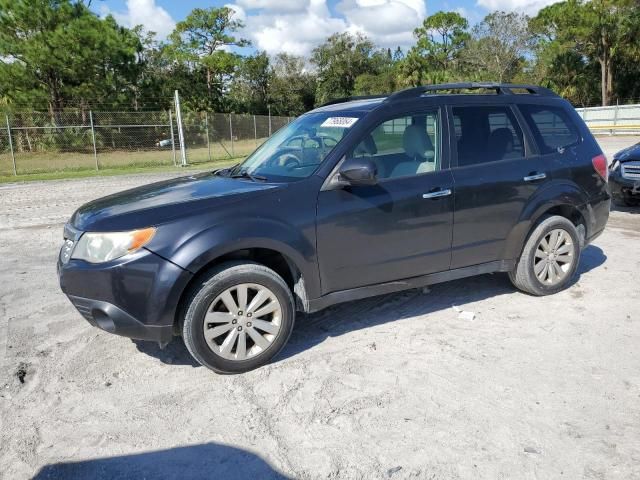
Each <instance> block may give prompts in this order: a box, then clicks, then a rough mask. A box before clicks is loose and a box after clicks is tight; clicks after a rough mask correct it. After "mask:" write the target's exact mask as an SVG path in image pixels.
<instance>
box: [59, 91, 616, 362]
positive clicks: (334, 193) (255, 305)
mask: <svg viewBox="0 0 640 480" xmlns="http://www.w3.org/2000/svg"><path fill="white" fill-rule="evenodd" d="M609 204H610V195H609V191H608V187H607V161H606V159H605V157H604V156H603V155H602V152H601V150H600V148H599V147H598V144H597V143H596V141H595V140H594V138H593V137H592V135H591V134H590V133H589V130H588V129H587V128H586V126H585V124H584V123H583V122H582V120H581V119H580V117H579V116H578V115H577V114H576V112H575V111H574V109H573V108H572V107H571V105H570V104H569V103H567V102H566V101H564V100H562V99H561V98H559V97H558V96H556V95H555V94H554V93H552V92H551V91H549V90H547V89H545V88H540V87H534V86H523V85H502V84H449V85H435V86H426V87H418V88H412V89H409V90H404V91H401V92H397V93H394V94H392V95H388V96H381V97H377V98H371V97H369V98H361V99H344V100H338V101H334V102H331V103H329V104H327V105H325V106H322V107H321V108H318V109H316V110H313V111H312V112H309V113H307V114H305V115H302V116H301V117H299V118H298V119H297V120H295V121H294V122H292V123H290V124H289V125H287V126H286V127H284V128H283V129H281V130H280V131H278V132H277V133H276V134H275V135H273V136H272V137H271V138H270V139H269V140H268V141H267V142H265V143H264V144H263V145H262V146H261V147H260V148H258V149H257V150H256V151H255V152H254V153H253V154H252V155H250V156H249V157H248V158H247V159H246V160H245V161H244V162H242V163H241V164H239V165H236V166H234V167H231V168H227V169H222V170H218V171H215V172H212V173H205V174H200V175H194V176H189V177H184V178H178V179H174V180H168V181H164V182H160V183H156V184H153V185H148V186H143V187H140V188H136V189H133V190H129V191H126V192H122V193H119V194H116V195H111V196H108V197H105V198H101V199H99V200H95V201H93V202H91V203H89V204H87V205H84V206H83V207H81V208H80V209H78V211H76V212H75V213H74V214H73V216H72V217H71V219H70V221H69V223H68V224H67V225H66V227H65V229H64V238H65V241H64V245H63V247H62V250H61V252H60V258H59V262H58V271H59V277H60V285H61V287H62V290H63V291H64V293H66V294H67V295H68V297H69V299H70V300H71V302H72V303H73V304H74V305H75V307H76V308H77V309H78V310H79V311H80V313H81V314H82V315H83V316H84V317H85V318H86V319H87V320H88V321H89V322H90V323H91V324H92V325H95V326H97V327H99V328H101V329H103V330H106V331H108V332H112V333H116V334H119V335H124V336H128V337H132V338H137V339H148V340H155V341H157V342H160V343H161V344H164V343H167V342H169V341H170V340H171V338H172V337H173V336H174V335H182V336H183V338H184V341H185V343H186V346H187V348H188V349H189V351H190V352H191V354H192V355H193V356H194V357H195V359H196V360H197V361H198V362H200V363H201V364H203V365H205V366H207V367H209V368H211V369H213V370H215V371H218V372H243V371H247V370H250V369H253V368H256V367H258V366H260V365H263V364H264V363H266V362H268V361H269V360H270V359H271V358H272V357H273V356H274V355H276V354H277V353H278V352H279V351H280V350H281V349H282V348H283V346H284V345H285V343H286V342H287V339H288V338H289V335H290V334H291V331H292V329H293V323H294V317H295V314H296V311H302V312H314V311H316V310H320V309H322V308H325V307H327V306H329V305H332V304H335V303H339V302H345V301H349V300H355V299H359V298H363V297H368V296H372V295H379V294H384V293H389V292H395V291H399V290H403V289H410V288H416V287H421V286H424V285H428V284H432V283H437V282H444V281H447V280H452V279H457V278H462V277H467V276H471V275H477V274H483V273H488V272H507V273H508V274H509V277H510V278H511V281H512V282H513V284H514V285H515V286H516V287H517V288H519V289H521V290H523V291H525V292H528V293H530V294H532V295H547V294H552V293H555V292H558V291H559V290H561V289H563V288H565V287H566V286H567V285H568V284H569V282H570V281H571V278H572V277H573V275H574V273H575V272H576V268H577V267H578V262H579V259H580V252H581V250H582V248H583V247H584V246H585V245H586V244H588V243H589V242H590V241H592V240H593V239H594V238H595V237H596V236H597V235H599V234H600V233H601V232H602V230H603V229H604V228H605V224H606V223H607V218H608V215H609V206H610V205H609Z"/></svg>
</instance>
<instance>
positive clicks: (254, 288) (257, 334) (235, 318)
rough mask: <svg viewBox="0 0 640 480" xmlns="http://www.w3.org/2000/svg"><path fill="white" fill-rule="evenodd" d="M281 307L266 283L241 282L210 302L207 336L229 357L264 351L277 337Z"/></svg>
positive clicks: (241, 357) (214, 348) (243, 357)
mask: <svg viewBox="0 0 640 480" xmlns="http://www.w3.org/2000/svg"><path fill="white" fill-rule="evenodd" d="M281 323H282V306H281V305H280V302H279V301H278V298H277V297H276V296H275V294H274V293H273V292H272V291H271V290H269V289H268V288H267V287H264V286H263V285H258V284H255V283H241V284H239V285H234V286H233V287H230V288H227V289H226V290H225V291H224V292H222V293H221V294H220V295H218V296H217V297H216V299H215V300H214V301H213V302H211V304H210V305H209V308H208V309H207V314H206V315H205V318H204V323H203V328H204V338H205V340H206V342H207V345H209V348H211V350H212V351H213V352H214V353H215V354H217V355H219V356H221V357H223V358H226V359H227V360H238V361H240V360H247V359H249V358H252V357H255V356H257V355H260V354H261V353H263V352H264V351H265V350H267V348H269V346H270V345H271V344H272V343H273V341H274V340H275V339H276V337H277V336H278V332H279V331H280V326H281Z"/></svg>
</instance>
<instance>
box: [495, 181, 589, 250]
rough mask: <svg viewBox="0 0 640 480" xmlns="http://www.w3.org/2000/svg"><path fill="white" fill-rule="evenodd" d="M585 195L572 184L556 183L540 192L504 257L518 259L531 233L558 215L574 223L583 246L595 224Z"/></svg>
mask: <svg viewBox="0 0 640 480" xmlns="http://www.w3.org/2000/svg"><path fill="white" fill-rule="evenodd" d="M587 200H588V199H587V197H586V195H585V193H584V192H583V191H582V190H580V189H579V188H578V187H577V186H576V185H575V184H573V183H569V182H562V183H560V182H558V183H552V184H551V185H549V186H548V187H547V188H543V189H540V190H539V191H538V192H536V194H534V196H533V197H532V198H531V199H530V200H529V202H528V203H527V204H526V206H525V207H524V208H523V210H522V213H521V215H520V218H519V220H518V223H517V224H516V226H515V227H513V229H512V230H511V232H510V233H509V236H508V237H507V242H506V246H505V252H504V258H505V259H517V258H519V257H520V254H521V253H522V248H523V246H524V244H525V243H526V241H527V239H528V238H529V235H531V232H533V230H534V229H535V228H536V226H537V225H538V224H539V223H540V222H541V221H542V220H544V219H545V218H547V217H549V216H551V215H558V216H561V217H564V218H567V219H568V220H570V221H571V222H572V223H573V224H574V225H575V226H576V228H577V229H578V232H579V234H580V237H581V238H580V240H581V244H582V245H583V244H584V242H585V240H586V238H588V234H589V232H590V228H591V227H590V226H591V224H592V223H593V215H592V213H591V212H590V211H589V205H588V202H587Z"/></svg>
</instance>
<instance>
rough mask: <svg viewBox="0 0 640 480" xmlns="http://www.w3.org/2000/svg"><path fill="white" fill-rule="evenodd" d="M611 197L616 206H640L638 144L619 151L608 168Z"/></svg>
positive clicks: (639, 145)
mask: <svg viewBox="0 0 640 480" xmlns="http://www.w3.org/2000/svg"><path fill="white" fill-rule="evenodd" d="M609 179H610V181H611V195H612V196H613V201H614V202H616V203H617V204H618V205H626V206H628V207H633V206H638V205H640V143H636V144H635V145H632V146H631V147H629V148H625V149H624V150H620V151H619V152H618V153H616V154H615V155H614V156H613V162H612V163H611V166H610V167H609Z"/></svg>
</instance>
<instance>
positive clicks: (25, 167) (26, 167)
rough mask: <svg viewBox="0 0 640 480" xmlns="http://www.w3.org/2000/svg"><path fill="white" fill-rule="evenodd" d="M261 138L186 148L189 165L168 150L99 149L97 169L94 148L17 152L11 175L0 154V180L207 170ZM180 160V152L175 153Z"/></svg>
mask: <svg viewBox="0 0 640 480" xmlns="http://www.w3.org/2000/svg"><path fill="white" fill-rule="evenodd" d="M263 140H264V139H258V141H255V140H240V141H236V142H234V144H233V146H231V144H230V143H229V144H225V145H222V144H221V143H217V142H212V143H211V145H210V147H209V148H207V146H206V145H205V146H199V147H191V148H188V149H187V159H188V162H189V167H186V168H185V167H179V166H178V167H176V166H174V164H173V161H174V160H173V152H172V151H171V149H157V150H141V151H126V150H106V151H99V152H98V170H96V159H95V157H94V155H93V151H90V152H46V153H45V152H35V153H29V152H17V153H16V156H15V158H16V170H17V173H18V175H14V174H13V163H12V159H11V156H10V155H8V154H7V153H0V183H7V182H21V181H32V180H53V179H63V178H84V177H92V176H107V175H123V174H130V173H143V172H162V171H169V172H171V171H175V172H180V171H185V172H187V171H189V170H206V169H213V168H218V167H220V166H225V165H231V164H234V163H238V162H239V161H240V160H242V159H243V158H245V157H246V156H247V155H249V154H250V153H251V152H252V151H253V150H254V149H255V148H256V146H257V145H259V144H260V143H261V142H262V141H263ZM176 161H177V163H178V164H179V163H180V152H179V151H178V152H176Z"/></svg>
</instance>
